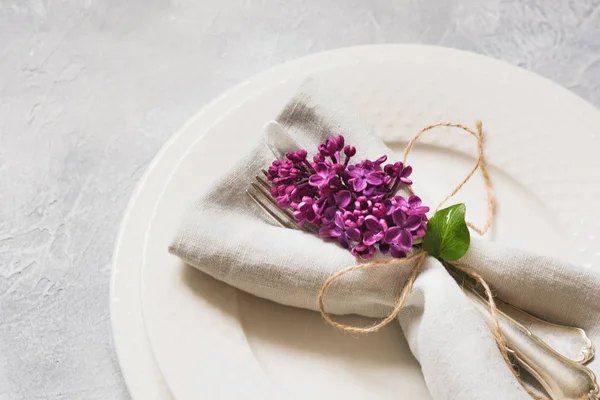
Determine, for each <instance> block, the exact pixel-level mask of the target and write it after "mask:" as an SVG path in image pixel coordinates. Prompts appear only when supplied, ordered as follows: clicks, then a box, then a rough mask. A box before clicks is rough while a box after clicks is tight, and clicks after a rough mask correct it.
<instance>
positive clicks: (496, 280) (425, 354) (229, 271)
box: [169, 81, 600, 400]
mask: <svg viewBox="0 0 600 400" xmlns="http://www.w3.org/2000/svg"><path fill="white" fill-rule="evenodd" d="M277 122H278V123H279V124H280V126H281V127H282V128H283V129H284V130H285V131H286V132H288V133H289V134H290V135H291V136H292V137H293V138H294V139H295V140H296V141H297V142H298V143H299V144H300V145H301V146H302V147H304V148H306V149H308V150H309V152H310V150H311V149H315V148H316V146H317V144H318V143H320V142H322V141H324V139H326V138H327V137H331V136H335V135H338V134H343V135H344V136H345V138H346V143H350V144H352V145H354V146H356V148H357V150H358V151H359V157H357V159H362V158H364V157H368V158H377V157H379V156H381V155H383V154H388V155H391V154H392V152H391V151H390V149H388V148H387V147H386V146H385V145H384V144H383V142H382V141H381V140H380V139H379V138H378V137H377V136H376V135H374V134H373V133H372V132H371V131H370V130H369V128H368V127H366V126H364V125H363V124H362V122H361V121H360V119H359V118H358V117H357V115H356V113H353V112H352V111H350V110H347V109H346V108H345V107H344V105H343V104H342V103H341V102H340V100H339V99H337V98H336V97H335V96H333V95H332V94H330V93H328V92H327V91H326V90H323V89H322V88H321V87H320V85H317V84H315V83H313V82H310V81H308V82H306V83H305V84H304V85H303V87H302V88H301V89H300V91H299V92H298V94H297V95H296V96H295V97H294V98H293V99H291V100H290V102H289V103H288V104H287V106H286V107H285V108H284V110H283V111H282V112H281V114H280V115H279V117H278V118H277ZM273 158H274V157H273V155H272V154H271V152H270V151H269V149H268V147H267V146H266V144H265V143H264V142H263V141H262V140H261V141H260V142H259V143H257V144H256V146H255V147H254V148H253V149H251V150H250V151H249V152H248V155H247V156H246V157H245V158H244V159H243V160H241V161H240V163H239V164H237V166H236V167H235V168H233V169H232V170H229V171H223V172H222V175H221V176H220V177H219V179H218V181H217V182H216V184H215V185H214V187H213V188H212V189H211V190H210V191H209V192H208V193H206V194H205V195H203V196H202V197H201V198H200V199H198V201H197V202H196V203H195V204H194V205H193V207H192V208H191V210H190V211H189V213H188V214H187V215H186V217H185V218H184V220H183V223H182V225H181V228H180V230H179V233H178V235H177V237H176V238H175V239H174V241H173V243H172V245H171V247H170V248H169V251H170V252H171V253H173V254H175V255H177V256H178V257H180V258H181V259H182V260H183V261H185V262H186V263H188V264H190V265H192V266H194V267H196V268H198V269H200V270H201V271H203V272H205V273H207V274H209V275H211V276H213V277H215V278H216V279H219V280H221V281H223V282H226V283H228V284H230V285H232V286H235V287H236V288H239V289H241V290H244V291H246V292H249V293H251V294H254V295H256V296H259V297H263V298H266V299H269V300H273V301H275V302H278V303H281V304H285V305H290V306H295V307H301V308H307V309H311V310H317V309H318V304H317V296H318V294H319V291H320V288H321V286H322V285H323V283H324V282H325V280H326V279H327V278H328V277H329V276H330V275H331V274H333V273H335V272H337V271H339V270H341V269H343V268H345V267H348V266H350V265H353V264H356V263H357V262H359V261H357V260H356V259H355V258H354V257H353V256H352V255H351V254H350V253H349V252H348V251H347V250H344V249H342V248H341V247H339V246H337V245H335V244H332V243H325V242H324V241H323V240H321V239H320V238H319V237H317V236H314V235H311V234H308V233H304V232H301V231H298V230H292V229H285V228H281V227H278V226H276V225H274V224H273V222H272V221H271V220H270V218H269V217H268V216H266V215H264V214H263V213H262V211H261V210H260V209H259V208H258V207H257V206H256V205H255V204H254V203H253V202H252V200H251V199H250V198H248V197H247V196H246V195H245V193H244V192H245V190H246V188H247V187H248V186H249V184H250V183H251V182H252V181H253V179H254V176H255V175H256V174H258V173H259V171H260V169H261V168H265V167H267V166H268V165H269V164H270V163H271V162H272V160H273ZM421 186H425V185H424V184H423V185H421ZM472 242H473V243H472V245H471V248H470V249H469V252H468V253H467V255H466V256H465V257H463V259H462V260H460V262H461V263H462V264H463V265H465V266H469V267H472V268H475V269H476V270H477V271H479V272H480V273H481V274H482V275H483V277H484V278H485V279H486V280H487V282H488V283H489V284H490V285H492V286H493V287H494V288H495V289H496V290H497V293H498V295H499V296H500V297H501V298H503V299H504V300H506V301H508V302H510V303H512V304H514V305H515V306H518V307H521V308H523V309H525V310H527V311H530V312H532V313H535V314H537V315H539V316H541V317H544V318H546V319H548V320H551V321H553V322H557V323H564V324H571V325H577V326H580V327H582V328H584V329H585V330H586V331H587V333H588V335H589V336H590V337H591V338H592V340H595V341H596V342H597V341H598V339H600V320H599V315H600V291H599V289H600V275H599V274H598V272H597V271H592V270H589V269H586V268H583V267H580V266H575V265H570V264H567V263H564V262H562V261H558V260H554V259H551V258H546V257H543V256H538V255H533V254H529V253H526V252H523V251H520V250H514V249H507V248H503V247H501V246H498V245H496V244H493V243H488V242H483V241H476V240H473V241H472ZM410 269H411V266H409V265H406V264H405V265H402V266H397V267H384V268H374V269H368V270H361V271H357V272H354V273H351V274H346V275H344V276H343V277H342V278H340V279H339V281H337V282H336V283H335V284H334V285H332V287H331V288H330V289H329V291H328V293H327V299H326V307H327V310H328V311H329V312H331V313H333V314H360V315H364V316H368V317H383V316H387V315H388V314H389V313H390V311H391V309H392V304H393V302H394V295H395V293H396V291H397V289H398V286H399V285H402V283H403V282H404V281H405V280H406V279H407V276H408V274H409V272H410ZM398 320H399V322H400V325H401V326H402V329H403V331H404V333H405V335H406V337H407V339H408V343H409V345H410V348H411V350H412V352H413V353H414V355H415V357H416V358H417V359H418V360H419V362H420V364H421V368H422V371H423V375H424V377H425V381H426V383H427V386H428V388H429V391H430V393H431V395H432V397H433V398H434V399H436V400H437V399H460V400H470V399H473V400H480V399H511V400H515V399H528V398H529V397H528V395H527V394H526V393H525V392H524V391H523V389H522V388H521V387H520V385H519V384H518V382H517V381H516V380H515V378H514V377H513V375H512V374H511V372H510V370H509V369H508V367H507V366H506V364H505V362H504V360H503V359H502V357H501V355H500V353H499V351H498V348H497V346H496V344H495V342H494V340H493V338H492V336H491V334H490V333H489V331H488V329H487V328H486V326H485V324H484V322H483V320H482V318H481V317H480V315H479V314H478V312H477V311H476V310H475V309H474V307H473V306H472V304H471V303H470V302H469V300H468V299H467V298H466V297H465V295H464V294H463V292H462V291H461V289H460V288H459V287H458V285H457V284H456V283H455V281H454V280H453V279H452V278H451V277H450V276H449V275H448V273H447V272H446V270H445V269H444V267H443V266H442V265H441V264H440V263H439V262H438V261H437V260H435V259H433V258H431V257H427V260H426V262H425V263H424V266H423V271H422V272H421V274H420V275H419V277H418V278H417V281H416V282H415V285H414V288H413V291H412V294H411V295H410V297H409V299H408V302H407V305H406V307H405V308H404V309H403V310H402V312H401V313H400V315H399V317H398ZM332 329H334V328H332ZM375 334H376V333H375ZM591 366H592V369H595V372H596V373H598V372H599V371H598V363H592V364H591Z"/></svg>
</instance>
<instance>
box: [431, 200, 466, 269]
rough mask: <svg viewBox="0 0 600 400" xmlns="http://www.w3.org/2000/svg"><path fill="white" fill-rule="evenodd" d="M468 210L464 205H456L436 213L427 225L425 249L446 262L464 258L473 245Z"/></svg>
mask: <svg viewBox="0 0 600 400" xmlns="http://www.w3.org/2000/svg"><path fill="white" fill-rule="evenodd" d="M466 210H467V209H466V207H465V205H464V204H455V205H453V206H450V207H448V208H444V209H443V210H439V211H438V212H436V213H435V214H434V215H433V217H431V219H430V220H429V222H428V223H427V233H426V234H425V237H423V249H424V250H425V251H426V252H427V253H429V254H430V255H432V256H433V257H436V258H439V259H442V260H445V261H456V260H458V259H459V258H461V257H462V256H464V255H465V253H466V252H467V250H468V249H469V245H470V244H471V236H470V234H469V228H468V227H467V223H466V222H465V212H466Z"/></svg>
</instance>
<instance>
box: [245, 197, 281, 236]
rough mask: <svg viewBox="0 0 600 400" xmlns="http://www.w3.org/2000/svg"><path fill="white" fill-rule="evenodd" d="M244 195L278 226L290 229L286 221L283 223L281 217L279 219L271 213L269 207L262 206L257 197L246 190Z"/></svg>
mask: <svg viewBox="0 0 600 400" xmlns="http://www.w3.org/2000/svg"><path fill="white" fill-rule="evenodd" d="M246 194H247V195H248V196H249V197H250V198H251V199H252V200H254V202H255V203H256V205H257V206H259V207H260V208H261V209H262V210H263V211H264V212H265V213H267V214H268V215H269V216H270V217H271V218H273V219H274V220H275V221H276V222H277V223H278V224H279V225H280V226H282V227H284V228H292V227H291V226H289V225H288V224H287V223H286V221H284V220H283V219H281V217H279V216H278V215H277V214H276V213H275V212H274V211H272V210H271V209H270V208H269V207H267V206H266V205H265V204H263V203H262V202H261V201H260V200H259V199H258V198H257V197H256V195H255V194H253V193H252V192H251V191H250V190H246Z"/></svg>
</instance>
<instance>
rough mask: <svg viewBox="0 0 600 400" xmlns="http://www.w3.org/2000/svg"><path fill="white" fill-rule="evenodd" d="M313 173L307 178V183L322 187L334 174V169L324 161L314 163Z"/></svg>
mask: <svg viewBox="0 0 600 400" xmlns="http://www.w3.org/2000/svg"><path fill="white" fill-rule="evenodd" d="M314 168H315V173H314V174H313V175H311V176H310V178H308V183H309V184H310V185H312V186H316V187H319V188H320V187H323V186H325V185H328V184H329V182H330V181H331V180H332V179H333V177H334V176H335V169H334V168H333V167H332V166H330V165H327V164H326V163H324V162H320V163H316V164H315V166H314Z"/></svg>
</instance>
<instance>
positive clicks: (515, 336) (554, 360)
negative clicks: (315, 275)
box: [246, 170, 600, 400]
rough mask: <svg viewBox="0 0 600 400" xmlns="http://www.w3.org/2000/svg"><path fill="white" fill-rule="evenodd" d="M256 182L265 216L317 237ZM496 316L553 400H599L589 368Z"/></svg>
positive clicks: (252, 193)
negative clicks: (299, 223)
mask: <svg viewBox="0 0 600 400" xmlns="http://www.w3.org/2000/svg"><path fill="white" fill-rule="evenodd" d="M261 172H262V174H263V175H264V176H266V175H267V172H266V171H265V170H262V171H261ZM255 180H256V182H253V183H251V184H250V187H249V188H248V189H247V190H246V194H247V195H248V196H249V197H250V198H251V199H252V200H253V201H254V202H255V203H256V204H257V205H258V206H259V207H260V209H261V210H263V211H264V212H265V214H267V215H269V216H270V217H271V218H272V219H273V220H274V221H275V222H276V223H277V224H279V225H280V226H282V227H284V228H288V229H298V230H302V231H305V232H310V233H317V227H316V226H314V225H312V224H309V223H306V224H304V225H303V226H299V225H298V223H297V222H296V220H295V219H294V216H293V214H292V212H291V211H290V210H289V209H281V208H280V207H279V206H278V205H277V202H276V201H275V199H274V198H273V196H272V195H271V192H270V189H271V185H270V184H269V183H268V182H267V181H266V180H265V178H264V177H263V176H261V175H257V176H256V177H255ZM462 288H463V290H464V292H465V294H466V295H467V298H468V299H469V300H470V301H471V302H472V304H473V305H474V306H475V308H476V309H477V310H478V311H479V312H480V313H481V314H482V316H483V318H484V320H485V321H486V323H487V324H488V325H489V326H491V327H493V324H494V320H493V318H492V316H491V313H490V311H489V303H488V301H487V300H486V299H484V298H483V297H482V296H481V295H480V294H479V293H478V292H477V290H476V289H475V288H473V287H472V286H470V285H463V287H462ZM523 313H524V312H523ZM497 314H498V319H499V323H500V328H501V330H502V333H503V334H504V336H505V339H506V341H507V345H508V347H509V350H510V353H511V354H512V355H513V357H514V359H515V360H516V361H517V362H518V363H519V364H520V365H521V366H523V368H525V369H526V370H527V371H529V372H530V373H531V375H532V376H533V377H534V378H535V379H536V380H537V381H538V382H539V383H540V384H541V385H542V387H543V388H544V389H545V390H546V392H547V393H548V394H549V395H550V397H551V398H552V399H553V400H559V399H560V400H581V399H584V400H600V389H599V388H598V384H597V383H596V377H595V375H594V373H593V372H592V371H591V370H590V369H589V368H587V367H586V366H584V365H583V363H578V362H575V361H573V360H571V359H568V358H567V357H565V356H563V355H562V354H560V353H558V352H557V351H556V350H554V349H553V348H552V347H550V346H549V345H548V344H546V342H544V341H543V340H541V339H540V338H539V337H538V336H536V335H535V334H533V333H532V332H531V331H530V330H529V329H527V328H526V327H525V326H523V325H522V324H521V323H519V322H518V321H516V320H515V319H514V318H512V317H511V316H509V315H507V314H506V313H505V312H503V311H502V310H500V309H498V310H497ZM513 316H514V315H513ZM532 318H534V317H532ZM586 361H587V360H586Z"/></svg>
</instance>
